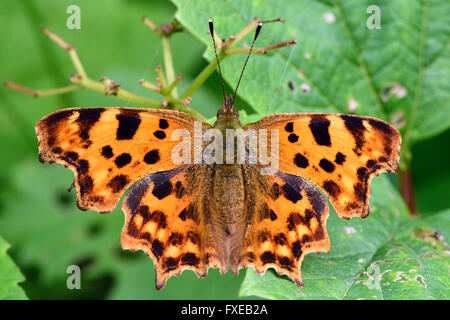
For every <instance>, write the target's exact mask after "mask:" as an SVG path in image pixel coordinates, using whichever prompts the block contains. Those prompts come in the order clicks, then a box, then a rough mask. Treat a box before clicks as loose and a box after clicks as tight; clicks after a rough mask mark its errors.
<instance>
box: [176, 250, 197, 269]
mask: <svg viewBox="0 0 450 320" xmlns="http://www.w3.org/2000/svg"><path fill="white" fill-rule="evenodd" d="M181 262H182V264H187V265H189V266H196V265H198V264H199V262H200V260H199V259H198V258H197V257H196V256H195V254H194V253H191V252H188V253H185V254H183V255H182V256H181Z"/></svg>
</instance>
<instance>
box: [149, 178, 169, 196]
mask: <svg viewBox="0 0 450 320" xmlns="http://www.w3.org/2000/svg"><path fill="white" fill-rule="evenodd" d="M171 193H172V183H171V182H170V181H169V180H166V181H162V182H161V183H158V184H156V183H155V186H154V187H153V191H152V194H153V195H154V196H155V197H157V198H158V199H159V200H161V199H164V198H165V197H167V196H168V195H169V194H171Z"/></svg>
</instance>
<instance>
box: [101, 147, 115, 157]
mask: <svg viewBox="0 0 450 320" xmlns="http://www.w3.org/2000/svg"><path fill="white" fill-rule="evenodd" d="M101 153H102V156H103V157H105V159H111V158H112V157H114V153H113V150H112V148H111V146H104V147H103V148H102V151H101Z"/></svg>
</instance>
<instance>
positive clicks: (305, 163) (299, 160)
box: [294, 153, 309, 168]
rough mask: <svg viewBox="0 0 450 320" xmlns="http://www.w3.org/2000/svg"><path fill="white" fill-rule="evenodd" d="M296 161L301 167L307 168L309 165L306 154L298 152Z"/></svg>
mask: <svg viewBox="0 0 450 320" xmlns="http://www.w3.org/2000/svg"><path fill="white" fill-rule="evenodd" d="M294 163H295V165H296V166H297V167H299V168H307V167H308V166H309V162H308V158H306V157H305V156H304V155H302V154H300V153H297V154H296V155H295V157H294Z"/></svg>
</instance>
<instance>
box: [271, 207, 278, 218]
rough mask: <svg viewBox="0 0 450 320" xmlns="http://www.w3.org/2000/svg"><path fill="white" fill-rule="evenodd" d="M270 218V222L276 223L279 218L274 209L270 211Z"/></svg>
mask: <svg viewBox="0 0 450 320" xmlns="http://www.w3.org/2000/svg"><path fill="white" fill-rule="evenodd" d="M269 216H270V220H272V221H275V220H277V219H278V216H277V215H276V213H275V211H273V210H272V209H270V211H269Z"/></svg>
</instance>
